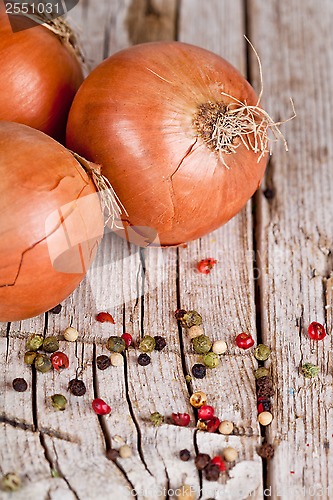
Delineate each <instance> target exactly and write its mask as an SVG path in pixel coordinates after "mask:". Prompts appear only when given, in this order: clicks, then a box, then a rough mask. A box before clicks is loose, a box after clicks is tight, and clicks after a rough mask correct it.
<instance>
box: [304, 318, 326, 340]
mask: <svg viewBox="0 0 333 500" xmlns="http://www.w3.org/2000/svg"><path fill="white" fill-rule="evenodd" d="M308 335H309V337H310V339H312V340H323V339H324V338H325V337H326V330H325V327H324V326H323V325H321V324H320V323H317V322H316V321H313V323H311V324H310V325H309V327H308Z"/></svg>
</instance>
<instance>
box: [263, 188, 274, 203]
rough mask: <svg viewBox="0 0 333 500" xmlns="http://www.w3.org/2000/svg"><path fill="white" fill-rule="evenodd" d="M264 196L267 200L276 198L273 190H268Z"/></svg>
mask: <svg viewBox="0 0 333 500" xmlns="http://www.w3.org/2000/svg"><path fill="white" fill-rule="evenodd" d="M264 196H265V198H266V199H267V200H272V199H273V198H274V196H275V192H274V190H273V189H270V188H267V189H265V191H264Z"/></svg>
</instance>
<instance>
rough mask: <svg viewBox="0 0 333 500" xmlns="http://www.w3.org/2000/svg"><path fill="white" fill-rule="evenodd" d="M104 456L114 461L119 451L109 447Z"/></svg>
mask: <svg viewBox="0 0 333 500" xmlns="http://www.w3.org/2000/svg"><path fill="white" fill-rule="evenodd" d="M106 458H107V459H109V460H112V461H113V462H115V461H116V460H117V458H119V451H118V450H116V449H115V448H110V449H109V450H107V452H106Z"/></svg>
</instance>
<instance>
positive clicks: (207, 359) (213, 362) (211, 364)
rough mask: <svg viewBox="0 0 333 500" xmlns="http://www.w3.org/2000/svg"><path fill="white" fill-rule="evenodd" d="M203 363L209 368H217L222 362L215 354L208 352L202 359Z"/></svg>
mask: <svg viewBox="0 0 333 500" xmlns="http://www.w3.org/2000/svg"><path fill="white" fill-rule="evenodd" d="M202 361H203V363H204V365H205V366H207V368H216V367H217V365H218V364H219V362H220V360H219V357H218V355H217V354H215V352H207V354H205V355H204V357H203V358H202Z"/></svg>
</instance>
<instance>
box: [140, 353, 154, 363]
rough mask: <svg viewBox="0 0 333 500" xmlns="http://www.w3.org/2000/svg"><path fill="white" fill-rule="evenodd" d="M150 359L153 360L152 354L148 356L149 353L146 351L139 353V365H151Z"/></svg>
mask: <svg viewBox="0 0 333 500" xmlns="http://www.w3.org/2000/svg"><path fill="white" fill-rule="evenodd" d="M150 361H151V359H150V356H148V354H146V353H142V354H139V356H138V363H139V365H141V366H147V365H149V363H150Z"/></svg>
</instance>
